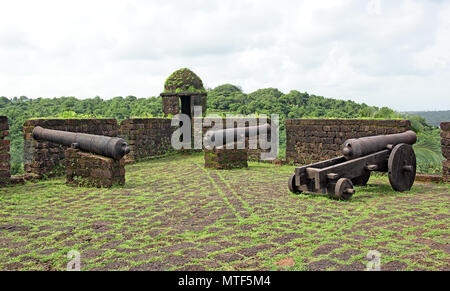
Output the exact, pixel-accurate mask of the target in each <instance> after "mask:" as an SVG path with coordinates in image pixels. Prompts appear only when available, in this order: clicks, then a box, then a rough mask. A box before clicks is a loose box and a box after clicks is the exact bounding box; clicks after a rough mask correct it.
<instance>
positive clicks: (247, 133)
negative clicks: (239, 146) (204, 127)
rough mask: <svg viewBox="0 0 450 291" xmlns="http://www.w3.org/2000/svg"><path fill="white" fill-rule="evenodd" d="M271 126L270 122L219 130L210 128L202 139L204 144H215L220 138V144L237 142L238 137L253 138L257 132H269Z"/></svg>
mask: <svg viewBox="0 0 450 291" xmlns="http://www.w3.org/2000/svg"><path fill="white" fill-rule="evenodd" d="M270 132H271V128H270V124H268V123H265V124H263V125H258V126H248V127H235V128H226V129H219V130H211V131H208V132H207V133H206V135H205V137H204V139H203V142H204V144H208V143H209V142H212V143H213V144H215V145H216V146H219V144H216V141H218V140H220V138H222V142H221V143H220V145H224V144H227V143H231V142H237V141H238V140H239V138H253V137H257V136H258V135H259V134H261V133H264V134H270ZM229 137H232V138H233V140H227V139H229Z"/></svg>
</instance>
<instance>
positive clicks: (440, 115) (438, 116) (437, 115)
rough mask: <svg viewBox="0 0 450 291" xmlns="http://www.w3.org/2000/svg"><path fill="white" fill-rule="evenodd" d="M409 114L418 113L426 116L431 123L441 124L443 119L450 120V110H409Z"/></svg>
mask: <svg viewBox="0 0 450 291" xmlns="http://www.w3.org/2000/svg"><path fill="white" fill-rule="evenodd" d="M406 114H409V115H417V116H420V117H423V118H425V120H426V122H428V123H429V124H431V125H434V126H439V125H440V124H441V122H443V121H450V110H447V111H409V112H406Z"/></svg>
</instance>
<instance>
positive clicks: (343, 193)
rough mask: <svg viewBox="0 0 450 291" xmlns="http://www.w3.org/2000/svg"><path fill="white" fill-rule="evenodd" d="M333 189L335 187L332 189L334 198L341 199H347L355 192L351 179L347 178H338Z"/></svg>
mask: <svg viewBox="0 0 450 291" xmlns="http://www.w3.org/2000/svg"><path fill="white" fill-rule="evenodd" d="M334 189H335V190H334V196H335V198H337V199H341V200H349V199H350V198H351V197H352V195H353V194H355V190H354V189H353V183H352V180H350V179H347V178H341V179H339V180H338V181H337V183H336V187H335V188H334Z"/></svg>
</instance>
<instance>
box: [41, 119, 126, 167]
mask: <svg viewBox="0 0 450 291" xmlns="http://www.w3.org/2000/svg"><path fill="white" fill-rule="evenodd" d="M32 134H33V138H35V139H37V140H46V141H50V142H54V143H57V144H60V145H65V146H75V147H76V148H79V149H81V150H83V151H87V152H91V153H94V154H99V155H102V156H105V157H110V158H113V159H116V160H120V159H121V158H122V157H123V156H124V155H126V154H128V153H129V152H130V148H129V147H128V144H127V143H126V142H125V141H124V140H123V139H121V138H118V137H109V136H103V135H94V134H86V133H75V132H69V131H61V130H53V129H46V128H42V127H40V126H36V127H35V128H34V129H33V133H32Z"/></svg>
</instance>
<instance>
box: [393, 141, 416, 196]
mask: <svg viewBox="0 0 450 291" xmlns="http://www.w3.org/2000/svg"><path fill="white" fill-rule="evenodd" d="M388 170H389V172H388V176H389V182H390V183H391V186H392V188H393V189H394V190H395V191H398V192H403V191H409V190H410V189H411V187H412V185H413V184H414V180H415V179H416V155H415V153H414V149H413V147H412V146H411V145H409V144H404V143H402V144H398V145H396V146H395V147H394V149H393V150H392V152H391V154H390V155H389V160H388Z"/></svg>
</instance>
